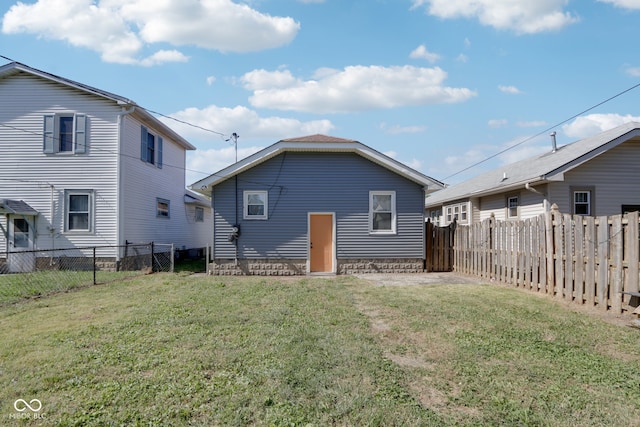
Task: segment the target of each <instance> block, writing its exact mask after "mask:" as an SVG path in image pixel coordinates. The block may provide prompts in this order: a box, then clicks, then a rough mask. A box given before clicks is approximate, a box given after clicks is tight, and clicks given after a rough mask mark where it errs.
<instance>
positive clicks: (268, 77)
mask: <svg viewBox="0 0 640 427" xmlns="http://www.w3.org/2000/svg"><path fill="white" fill-rule="evenodd" d="M316 75H318V73H316ZM319 75H320V77H319V78H315V79H310V80H303V79H301V78H297V77H294V76H293V75H292V74H291V72H290V71H288V70H284V71H282V70H280V71H266V70H255V71H252V72H249V73H247V74H245V75H244V76H242V77H241V78H240V81H241V82H242V83H243V84H244V87H245V88H246V89H248V90H252V91H253V95H252V96H251V97H250V98H249V102H250V103H251V105H253V106H254V107H257V108H273V109H279V110H290V111H305V112H313V113H339V112H353V111H366V110H373V109H382V108H393V107H399V106H411V105H428V104H444V103H456V102H463V101H466V100H468V99H469V98H472V97H474V96H475V95H476V93H475V92H474V91H472V90H470V89H467V88H452V87H447V86H444V85H443V82H444V80H445V79H446V77H447V73H446V72H445V71H443V70H442V69H440V68H438V67H435V68H419V67H412V66H402V67H400V66H393V67H382V66H360V65H358V66H350V67H346V68H345V69H344V70H341V71H339V70H333V71H331V72H330V70H328V69H322V73H319Z"/></svg>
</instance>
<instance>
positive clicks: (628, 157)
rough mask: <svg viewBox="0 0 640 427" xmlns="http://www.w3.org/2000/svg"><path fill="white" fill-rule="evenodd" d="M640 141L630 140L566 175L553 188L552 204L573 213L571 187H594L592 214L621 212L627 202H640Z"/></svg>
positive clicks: (565, 211)
mask: <svg viewBox="0 0 640 427" xmlns="http://www.w3.org/2000/svg"><path fill="white" fill-rule="evenodd" d="M638 165H640V142H638V141H634V140H629V141H627V142H625V143H623V144H621V145H619V146H617V147H615V148H613V149H611V150H609V151H607V152H605V153H603V154H601V155H599V156H598V157H596V158H594V159H592V160H591V161H589V162H587V163H585V164H583V165H581V166H578V167H577V168H575V169H574V170H571V171H569V172H567V173H566V174H565V177H564V178H565V180H564V181H563V182H554V183H552V184H550V187H551V203H556V204H557V205H558V208H559V209H560V212H563V213H571V212H572V206H571V188H572V187H578V188H581V187H582V188H583V187H594V188H595V194H594V195H593V197H595V200H594V202H595V203H594V205H595V206H594V207H595V209H594V212H593V213H592V215H594V216H600V215H618V214H620V213H621V207H622V205H623V204H625V205H640V191H638V184H639V183H640V168H639V167H638Z"/></svg>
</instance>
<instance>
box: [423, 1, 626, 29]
mask: <svg viewBox="0 0 640 427" xmlns="http://www.w3.org/2000/svg"><path fill="white" fill-rule="evenodd" d="M610 1H612V0H610ZM620 1H622V0H620ZM627 1H628V2H630V0H627ZM567 3H568V2H567V1H566V0H537V1H531V0H509V1H496V0H455V1H452V0H413V6H412V9H416V8H419V7H421V6H425V7H426V8H427V11H428V13H429V14H431V15H433V16H437V17H439V18H443V19H454V18H473V19H478V21H480V23H481V24H483V25H488V26H491V27H494V28H497V29H500V30H510V31H514V32H516V33H519V34H532V33H539V32H544V31H553V30H559V29H561V28H563V27H565V26H567V25H569V24H572V23H574V22H577V21H578V18H577V17H576V16H573V15H572V14H571V13H569V12H565V11H564V9H563V8H564V7H565V6H566V4H567ZM635 3H637V2H635Z"/></svg>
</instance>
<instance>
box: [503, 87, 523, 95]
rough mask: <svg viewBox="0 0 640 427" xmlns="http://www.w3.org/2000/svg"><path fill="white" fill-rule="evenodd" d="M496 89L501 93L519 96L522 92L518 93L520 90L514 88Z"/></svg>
mask: <svg viewBox="0 0 640 427" xmlns="http://www.w3.org/2000/svg"><path fill="white" fill-rule="evenodd" d="M498 89H499V90H500V92H503V93H508V94H511V95H520V94H521V93H522V92H521V91H520V89H518V88H517V87H515V86H504V85H499V86H498Z"/></svg>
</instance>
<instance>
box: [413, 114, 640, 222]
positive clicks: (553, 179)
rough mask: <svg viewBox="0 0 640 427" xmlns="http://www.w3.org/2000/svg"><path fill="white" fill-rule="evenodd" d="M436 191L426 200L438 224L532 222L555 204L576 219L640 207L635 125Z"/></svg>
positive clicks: (639, 136) (639, 127)
mask: <svg viewBox="0 0 640 427" xmlns="http://www.w3.org/2000/svg"><path fill="white" fill-rule="evenodd" d="M552 141H553V143H552V144H550V145H549V151H548V152H546V153H543V154H541V155H538V156H535V157H531V158H528V159H525V160H522V161H520V162H516V163H512V164H510V165H505V166H502V167H500V168H497V169H494V170H492V171H489V172H486V173H484V174H481V175H479V176H477V177H475V178H472V179H470V180H467V181H465V182H462V183H460V184H457V185H453V186H451V187H448V188H446V189H444V190H441V191H438V192H436V193H434V194H432V195H430V196H429V197H427V200H426V210H427V215H428V216H429V217H430V218H432V219H433V221H434V222H436V223H439V224H440V225H448V224H450V223H451V222H452V221H453V219H454V218H456V217H457V219H458V222H459V223H460V224H471V223H476V222H479V221H483V220H484V219H486V218H489V217H490V216H491V215H493V216H494V217H495V218H496V219H498V220H519V219H527V218H532V217H535V216H537V215H540V214H541V213H543V212H545V211H547V210H549V209H550V207H551V205H553V204H556V205H557V206H558V208H559V210H560V212H563V213H568V214H576V215H587V216H600V215H616V214H620V213H624V212H625V211H632V210H638V209H640V191H638V183H639V182H640V167H638V165H640V123H626V124H624V125H621V126H618V127H616V128H613V129H610V130H608V131H605V132H602V133H600V134H597V135H594V136H592V137H589V138H585V139H582V140H579V141H575V142H573V143H571V144H567V145H564V146H562V147H556V146H555V138H552Z"/></svg>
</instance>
